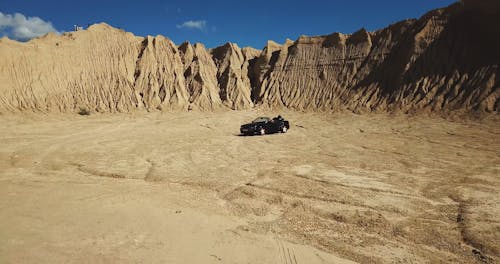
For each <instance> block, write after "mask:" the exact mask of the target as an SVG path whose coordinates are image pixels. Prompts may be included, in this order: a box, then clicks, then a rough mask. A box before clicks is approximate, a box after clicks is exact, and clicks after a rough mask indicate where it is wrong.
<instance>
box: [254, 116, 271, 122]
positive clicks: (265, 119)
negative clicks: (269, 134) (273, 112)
mask: <svg viewBox="0 0 500 264" xmlns="http://www.w3.org/2000/svg"><path fill="white" fill-rule="evenodd" d="M269 120H271V119H269V117H258V118H257V119H255V120H254V121H252V123H260V122H267V121H269Z"/></svg>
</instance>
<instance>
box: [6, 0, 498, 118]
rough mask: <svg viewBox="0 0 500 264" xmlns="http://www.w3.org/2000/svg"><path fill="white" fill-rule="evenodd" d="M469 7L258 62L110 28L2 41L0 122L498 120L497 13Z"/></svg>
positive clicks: (265, 53)
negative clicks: (230, 113)
mask: <svg viewBox="0 0 500 264" xmlns="http://www.w3.org/2000/svg"><path fill="white" fill-rule="evenodd" d="M497 2H498V1H494V0H483V1H474V0H464V1H461V2H459V3H456V4H453V5H451V6H449V7H447V8H443V9H438V10H434V11H431V12H429V13H427V14H426V15H424V16H422V17H421V18H420V19H418V20H415V19H411V20H405V21H401V22H399V23H395V24H393V25H390V26H388V27H387V28H384V29H381V30H378V31H375V32H368V31H366V30H364V29H361V30H359V31H357V32H355V33H353V34H342V33H333V34H330V35H327V36H318V37H307V36H301V37H299V38H298V39H297V40H296V41H291V40H287V41H286V43H284V44H283V45H279V44H277V43H275V42H272V41H269V42H268V43H267V45H266V46H265V47H264V49H263V50H262V51H257V50H255V49H252V48H243V49H241V48H239V47H238V46H237V45H236V44H234V43H227V44H225V45H223V46H221V47H217V48H214V49H210V50H209V49H206V48H205V47H204V46H203V45H202V44H194V45H191V44H190V43H183V44H182V45H180V46H179V47H177V46H176V45H175V44H174V43H173V42H172V41H170V40H168V39H167V38H165V37H162V36H157V37H151V36H148V37H145V38H142V37H136V36H134V35H132V34H131V33H126V32H124V31H122V30H118V29H114V28H112V27H110V26H108V25H106V24H98V25H94V26H91V27H90V28H89V29H88V30H85V31H77V32H71V33H65V34H63V35H61V36H57V35H54V34H48V35H46V36H44V37H40V38H37V39H33V40H31V41H29V42H26V43H21V42H16V41H12V40H9V39H7V38H2V39H1V40H0V58H1V60H0V113H4V112H17V111H36V112H67V111H78V109H79V108H86V109H89V110H91V111H104V112H125V111H132V110H135V109H146V110H157V109H159V110H164V109H165V110H168V109H200V110H212V109H216V108H220V107H222V108H230V109H246V108H251V107H254V106H256V105H257V106H259V105H264V106H269V107H287V108H292V109H299V110H329V111H330V110H338V109H348V110H352V111H361V112H363V111H402V112H415V111H416V112H419V111H435V112H450V111H459V112H467V113H472V112H481V113H483V112H493V113H497V112H498V111H499V110H500V100H499V98H500V89H499V86H500V77H499V76H500V68H499V65H500V49H499V48H498V47H500V27H498V25H499V22H500V19H499V17H500V8H499V4H498V3H497Z"/></svg>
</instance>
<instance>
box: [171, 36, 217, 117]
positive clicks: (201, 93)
mask: <svg viewBox="0 0 500 264" xmlns="http://www.w3.org/2000/svg"><path fill="white" fill-rule="evenodd" d="M179 51H180V53H181V58H182V63H183V64H184V77H185V78H186V88H187V90H188V92H189V94H190V98H189V103H191V104H192V106H191V107H193V106H194V107H199V108H200V109H202V110H211V109H214V108H217V107H220V106H221V104H222V101H221V99H220V97H219V91H220V88H219V84H218V82H217V67H216V66H215V63H214V61H213V60H212V56H211V55H210V53H208V51H207V49H205V47H204V46H203V45H202V44H200V43H196V44H195V45H191V44H190V43H188V42H185V43H183V44H182V45H181V46H179Z"/></svg>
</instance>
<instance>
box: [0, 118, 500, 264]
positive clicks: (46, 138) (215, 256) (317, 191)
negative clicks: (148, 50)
mask: <svg viewBox="0 0 500 264" xmlns="http://www.w3.org/2000/svg"><path fill="white" fill-rule="evenodd" d="M273 114H277V113H265V112H263V111H262V110H252V111H242V112H238V111H231V112H217V113H196V112H186V113H169V114H160V113H149V114H142V113H136V114H116V115H98V114H95V115H91V116H88V117H81V116H73V115H57V116H56V115H48V116H39V115H34V116H33V115H25V116H0V119H1V122H2V127H1V129H0V138H1V141H0V212H1V213H0V262H2V263H110V262H113V263H118V262H119V263H137V262H144V263H287V264H292V263H294V264H297V263H352V262H359V263H496V262H498V261H499V259H500V258H499V254H500V244H499V243H498V241H500V223H499V220H498V219H499V216H500V195H499V186H500V178H499V170H500V140H499V139H500V122H499V120H498V116H495V115H493V116H490V117H488V118H486V119H484V120H482V121H463V120H462V121H459V122H452V121H446V120H443V119H440V118H431V117H409V116H399V115H395V116H389V115H387V114H367V115H354V114H350V113H341V114H319V113H297V112H285V113H281V114H283V115H284V117H285V118H287V119H289V120H290V122H291V123H292V127H291V129H290V130H289V132H288V133H287V134H275V135H267V136H254V137H242V136H238V128H239V125H240V124H242V123H244V122H247V121H250V120H252V119H253V118H254V117H256V116H259V115H269V116H271V115H273Z"/></svg>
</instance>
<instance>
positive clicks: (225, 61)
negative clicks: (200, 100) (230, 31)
mask: <svg viewBox="0 0 500 264" xmlns="http://www.w3.org/2000/svg"><path fill="white" fill-rule="evenodd" d="M211 53H212V56H213V59H214V61H215V64H216V65H217V68H218V71H217V80H218V81H219V85H220V89H221V90H220V97H221V99H222V101H223V102H224V103H225V104H226V105H227V106H229V107H230V108H231V109H244V108H250V107H252V106H253V102H252V98H251V94H252V91H251V86H250V78H249V72H250V71H249V69H248V68H249V65H250V62H249V61H250V60H253V59H255V58H256V57H257V56H258V53H257V52H256V51H255V50H253V49H251V48H246V49H240V47H238V45H236V44H234V43H226V44H225V45H223V46H221V47H218V48H215V49H213V50H212V51H211Z"/></svg>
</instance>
